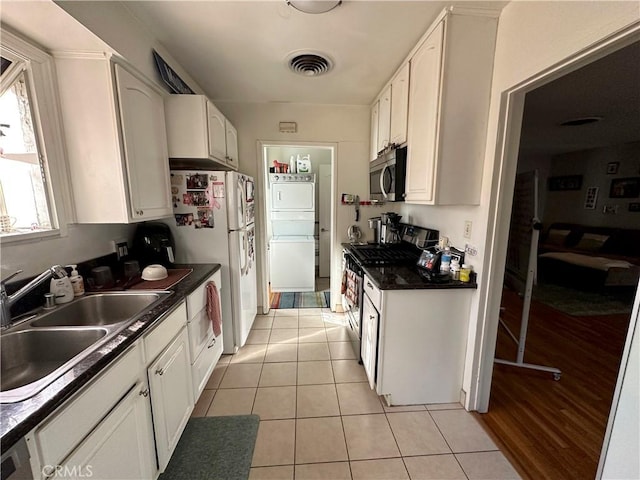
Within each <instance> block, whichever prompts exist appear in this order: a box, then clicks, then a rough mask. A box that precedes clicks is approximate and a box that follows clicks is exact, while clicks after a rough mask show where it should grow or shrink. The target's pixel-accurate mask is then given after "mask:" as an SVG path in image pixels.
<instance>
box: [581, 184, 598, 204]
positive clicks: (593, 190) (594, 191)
mask: <svg viewBox="0 0 640 480" xmlns="http://www.w3.org/2000/svg"><path fill="white" fill-rule="evenodd" d="M598 190H599V188H598V187H589V188H587V194H586V195H585V197H584V208H586V209H587V210H595V208H596V203H597V202H598Z"/></svg>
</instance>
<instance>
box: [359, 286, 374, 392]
mask: <svg viewBox="0 0 640 480" xmlns="http://www.w3.org/2000/svg"><path fill="white" fill-rule="evenodd" d="M361 355H362V365H363V366H364V370H365V372H367V378H368V379H369V385H370V386H371V388H375V385H376V364H377V361H378V311H377V310H376V309H375V307H374V306H373V304H372V303H371V300H369V297H367V296H366V295H364V298H363V302H362V347H361Z"/></svg>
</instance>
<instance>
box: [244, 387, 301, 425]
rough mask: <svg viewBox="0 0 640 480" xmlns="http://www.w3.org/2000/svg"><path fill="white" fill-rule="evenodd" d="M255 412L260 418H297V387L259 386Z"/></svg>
mask: <svg viewBox="0 0 640 480" xmlns="http://www.w3.org/2000/svg"><path fill="white" fill-rule="evenodd" d="M253 413H254V414H255V415H258V416H259V417H260V420H277V419H284V418H295V416H296V387H265V388H262V387H261V388H258V391H257V393H256V399H255V402H254V403H253Z"/></svg>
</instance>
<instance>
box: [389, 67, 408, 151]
mask: <svg viewBox="0 0 640 480" xmlns="http://www.w3.org/2000/svg"><path fill="white" fill-rule="evenodd" d="M408 109H409V64H408V63H405V64H404V65H403V66H402V67H401V68H400V70H399V71H398V73H397V74H396V76H395V77H394V78H393V80H392V81H391V126H390V137H391V140H390V142H391V143H394V144H396V145H402V144H403V143H405V142H406V141H407V111H408Z"/></svg>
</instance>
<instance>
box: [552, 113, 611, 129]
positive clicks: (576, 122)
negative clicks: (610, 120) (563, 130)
mask: <svg viewBox="0 0 640 480" xmlns="http://www.w3.org/2000/svg"><path fill="white" fill-rule="evenodd" d="M600 120H602V117H599V116H597V115H592V116H590V117H579V118H572V119H571V120H565V121H564V122H562V123H560V126H561V127H579V126H580V125H587V124H589V123H596V122H599V121H600Z"/></svg>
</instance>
